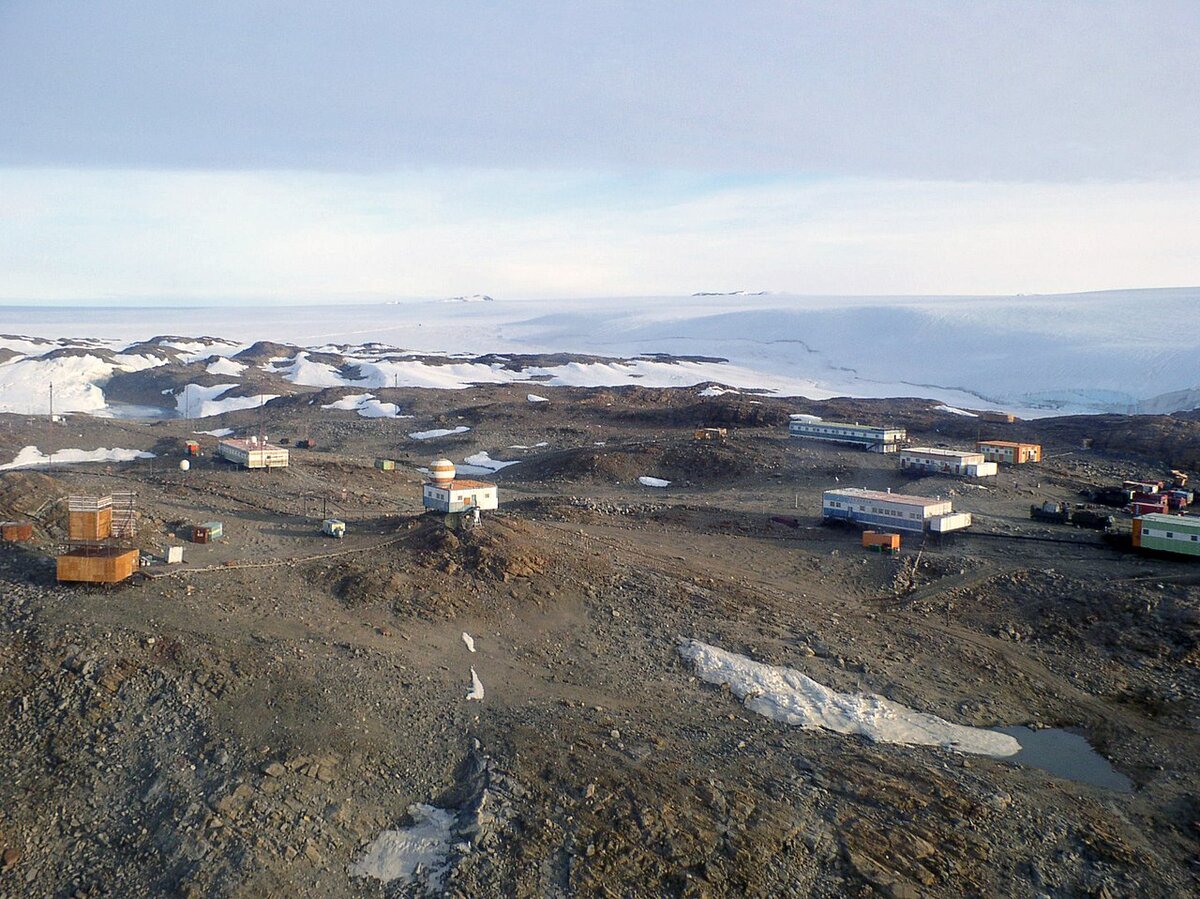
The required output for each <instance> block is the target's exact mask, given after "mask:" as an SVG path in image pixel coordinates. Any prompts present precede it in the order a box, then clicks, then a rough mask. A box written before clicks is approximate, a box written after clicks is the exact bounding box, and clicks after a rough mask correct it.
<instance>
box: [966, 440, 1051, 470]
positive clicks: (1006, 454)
mask: <svg viewBox="0 0 1200 899" xmlns="http://www.w3.org/2000/svg"><path fill="white" fill-rule="evenodd" d="M975 448H976V449H978V450H979V452H981V453H983V458H985V459H987V460H988V461H989V462H998V463H999V464H1001V465H1025V464H1027V463H1030V462H1041V461H1042V445H1041V444H1040V443H1015V442H1013V441H1011V440H980V441H979V442H978V443H976V444H975Z"/></svg>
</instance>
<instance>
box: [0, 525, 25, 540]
mask: <svg viewBox="0 0 1200 899" xmlns="http://www.w3.org/2000/svg"><path fill="white" fill-rule="evenodd" d="M0 537H2V538H4V539H5V540H8V541H10V542H12V543H17V542H19V541H21V540H32V539H33V522H31V521H5V522H0Z"/></svg>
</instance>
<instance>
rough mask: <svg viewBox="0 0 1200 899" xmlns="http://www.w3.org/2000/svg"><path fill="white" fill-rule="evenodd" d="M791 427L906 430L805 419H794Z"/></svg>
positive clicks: (884, 426)
mask: <svg viewBox="0 0 1200 899" xmlns="http://www.w3.org/2000/svg"><path fill="white" fill-rule="evenodd" d="M788 424H789V427H790V426H791V425H805V426H808V427H813V428H858V429H859V430H863V431H903V430H904V428H899V427H895V426H894V425H864V424H859V423H858V422H854V423H853V424H851V423H850V422H848V421H805V420H803V419H795V418H793V419H792V420H791V421H790V422H789V423H788Z"/></svg>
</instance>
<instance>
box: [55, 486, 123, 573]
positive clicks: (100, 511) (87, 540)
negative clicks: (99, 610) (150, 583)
mask: <svg viewBox="0 0 1200 899" xmlns="http://www.w3.org/2000/svg"><path fill="white" fill-rule="evenodd" d="M134 501H135V494H133V493H132V492H123V493H112V494H109V495H107V496H69V497H67V545H66V547H65V548H64V550H63V552H61V553H60V554H59V556H58V580H59V581H62V582H76V583H86V584H118V583H120V582H121V581H123V580H126V579H127V578H129V577H130V576H132V575H133V573H134V572H135V571H137V569H138V566H139V565H140V563H141V554H140V553H139V552H138V551H137V550H136V549H133V548H132V547H130V546H128V545H124V544H125V541H128V540H129V539H130V538H132V537H133V536H134V535H135V534H137V510H136V508H135V504H134Z"/></svg>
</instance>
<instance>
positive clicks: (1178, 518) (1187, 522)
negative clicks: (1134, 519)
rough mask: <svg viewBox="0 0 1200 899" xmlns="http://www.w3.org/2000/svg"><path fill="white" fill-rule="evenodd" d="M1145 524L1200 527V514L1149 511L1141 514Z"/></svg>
mask: <svg viewBox="0 0 1200 899" xmlns="http://www.w3.org/2000/svg"><path fill="white" fill-rule="evenodd" d="M1138 520H1139V521H1141V522H1142V523H1143V524H1160V525H1175V526H1177V527H1181V528H1200V515H1165V514H1163V513H1162V512H1147V513H1146V514H1145V515H1139V516H1138Z"/></svg>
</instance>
